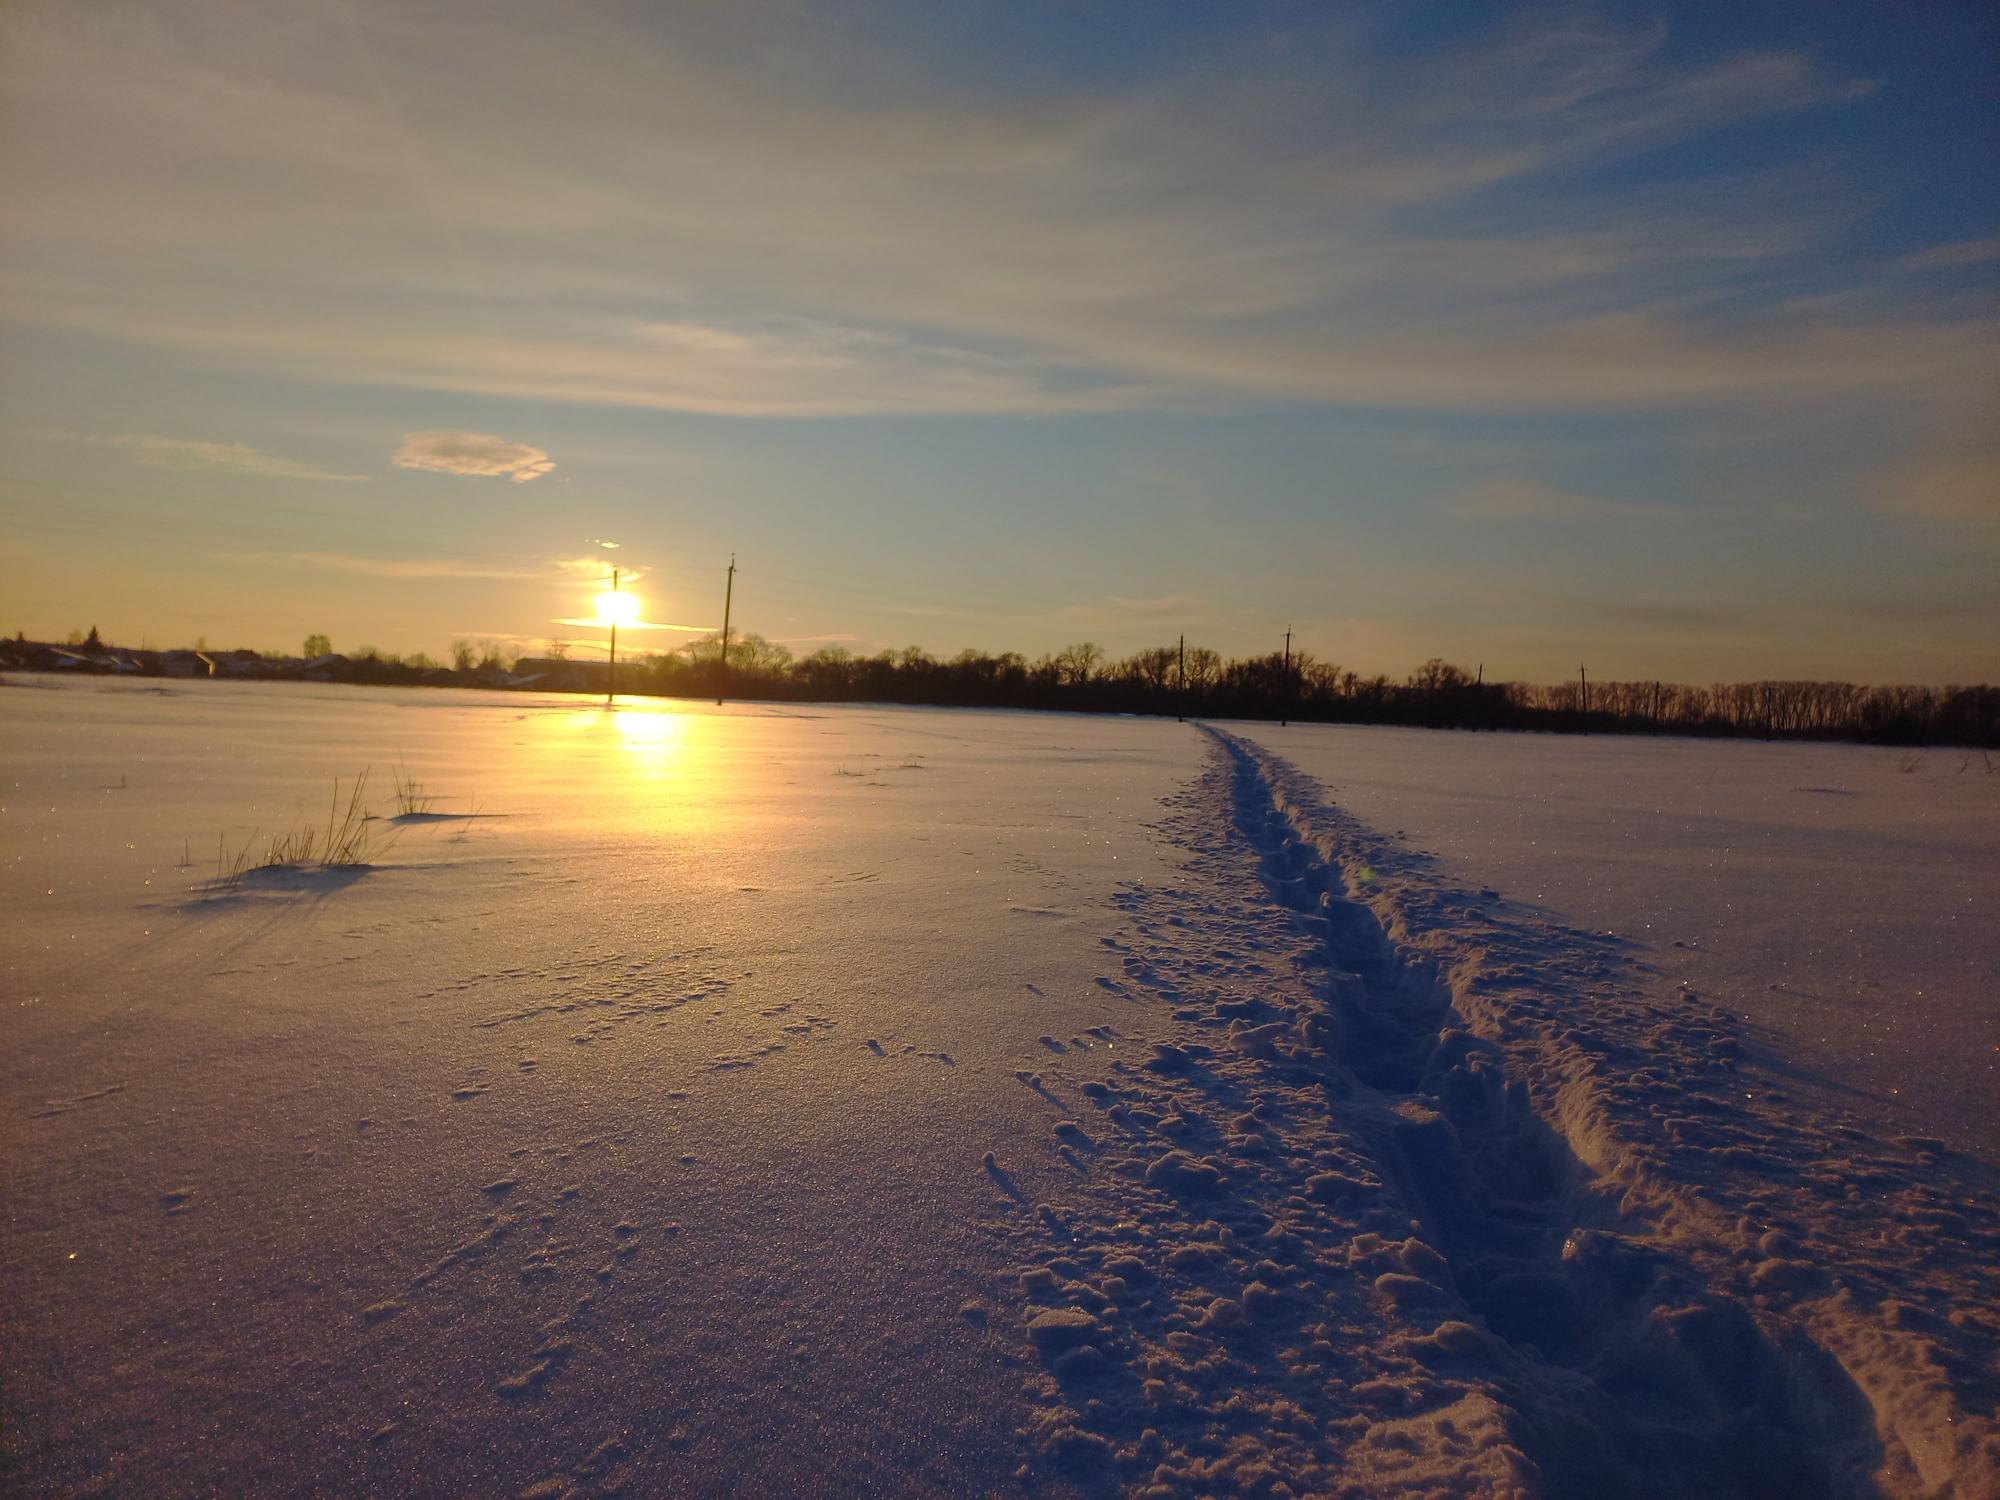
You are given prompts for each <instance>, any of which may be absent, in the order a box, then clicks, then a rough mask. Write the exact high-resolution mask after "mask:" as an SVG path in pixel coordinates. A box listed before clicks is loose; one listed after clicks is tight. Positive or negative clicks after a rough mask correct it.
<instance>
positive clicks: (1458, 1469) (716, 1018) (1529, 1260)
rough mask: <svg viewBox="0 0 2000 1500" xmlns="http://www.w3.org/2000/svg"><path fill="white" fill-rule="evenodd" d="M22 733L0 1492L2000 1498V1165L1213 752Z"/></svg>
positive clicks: (218, 696)
mask: <svg viewBox="0 0 2000 1500" xmlns="http://www.w3.org/2000/svg"><path fill="white" fill-rule="evenodd" d="M24 681H32V679H27V680H24ZM0 713H4V714H5V716H6V717H5V724H6V729H5V732H4V738H0V769H4V772H5V778H4V785H5V800H4V812H0V818H4V823H0V826H4V827H5V828H6V831H7V839H6V851H5V852H6V856H7V858H6V864H5V874H4V877H0V909H4V910H5V912H6V913H7V915H6V917H5V918H4V919H0V920H4V921H5V923H6V926H5V928H4V932H5V939H4V944H0V953H4V958H5V962H6V966H7V968H6V972H7V994H8V999H9V1002H10V1005H9V1021H8V1036H7V1045H6V1047H5V1048H4V1049H0V1119H4V1121H5V1129H4V1132H0V1169H4V1172H5V1183H6V1210H5V1219H4V1227H0V1287H4V1291H0V1380H4V1386H0V1398H4V1406H5V1414H6V1421H5V1425H4V1430H0V1487H5V1488H10V1489H19V1490H21V1491H23V1492H28V1493H51V1494H90V1493H100V1492H117V1493H131V1494H176V1495H179V1494H212V1493H226V1494H253V1493H254V1494H260V1495H265V1494H269V1495H280V1494H360V1493H378V1494H409V1495H433V1494H435V1495H457V1494H468V1493H477V1494H495V1495H516V1494H518V1495H539V1496H556V1495H567V1494H575V1495H593V1494H611V1493H624V1494H666V1495H675V1494H688V1495H694V1494H776V1493H783V1494H862V1493H865V1494H910V1495H915V1494H939V1493H953V1494H966V1495H976V1494H993V1493H1015V1494H1035V1495H1065V1494H1115V1493H1131V1494H1160V1495H1183V1494H1184V1495H1226V1494H1259V1495H1263V1494H1285V1493H1292V1494H1343V1495H1344V1494H1353V1495H1419V1494H1440V1495H1445V1494H1449V1495H1475V1494H1476V1495H1486V1494H1520V1495H1549V1496H1578V1497H1581V1496H1596V1495H1640V1496H1650V1495H1661V1496H1665V1495H1682V1494H1703V1495H1709V1494H1713V1495H1743V1496H1752V1495H1760V1496H1761V1495H1777V1494H1833V1495H1854V1496H1867V1495H1874V1494H1885V1495H1950V1496H1973V1495H1985V1494H1990V1493H1995V1492H1996V1490H2000V1444H1996V1437H1995V1429H1994V1421H1993V1419H1994V1405H1995V1397H1996V1389H1995V1387H1996V1375H1995V1370H1996V1364H1995V1360H1996V1353H2000V1297H1996V1280H1995V1278H1996V1273H1995V1270H1994V1269H1993V1268H1994V1266H1995V1265H1996V1263H2000V1200H1996V1197H1995V1194H1994V1192H1993V1189H1992V1184H1991V1182H1990V1181H1989V1178H1988V1175H1987V1172H1986V1169H1985V1168H1984V1167H1983V1166H1982V1165H1981V1164H1980V1163H1978V1162H1977V1161H1974V1160H1971V1159H1968V1158H1967V1157H1965V1156H1962V1155H1957V1154H1954V1153H1952V1152H1951V1151H1949V1150H1947V1149H1946V1148H1945V1146H1944V1145H1943V1144H1942V1143H1940V1142H1937V1141H1930V1140H1925V1139H1922V1138H1907V1137H1906V1138H1904V1139H1902V1140H1900V1141H1896V1140H1890V1139H1888V1138H1887V1137H1886V1135H1885V1133H1884V1132H1883V1131H1882V1130H1879V1129H1877V1128H1875V1127H1873V1126H1872V1125H1863V1124H1857V1123H1855V1122H1854V1121H1853V1120H1851V1119H1849V1118H1846V1117H1844V1116H1842V1115H1840V1114H1839V1113H1837V1112H1835V1111H1832V1110H1830V1109H1828V1108H1826V1107H1825V1106H1824V1105H1823V1104H1815V1105H1814V1106H1813V1107H1811V1108H1807V1107H1806V1106H1805V1105H1804V1104H1802V1103H1801V1101H1800V1100H1799V1099H1798V1098H1796V1097H1791V1098H1788V1097H1786V1096H1785V1094H1784V1093H1783V1092H1781V1091H1780V1090H1778V1089H1777V1088H1775V1087H1774V1086H1773V1085H1772V1084H1771V1082H1770V1080H1769V1079H1768V1078H1766V1077H1763V1076H1757V1077H1754V1078H1752V1077H1751V1076H1750V1075H1749V1074H1748V1073H1747V1072H1746V1070H1745V1068H1744V1067H1743V1065H1742V1063H1741V1061H1740V1060H1739V1054H1740V1053H1741V1051H1742V1042H1743V1037H1742V1033H1741V1028H1740V1027H1739V1025H1738V1023H1737V1022H1736V1021H1735V1020H1734V1019H1733V1017H1732V1016H1731V1014H1730V1013H1728V1012H1727V1011H1725V1010H1724V1009H1722V1008H1721V1007H1718V1006H1716V1005H1714V1004H1712V1003H1711V1002H1710V1000H1709V999H1708V998H1707V997H1706V996H1705V995H1697V996H1695V997H1689V996H1687V995H1686V994H1685V993H1684V992H1682V991H1680V990H1678V989H1677V988H1676V987H1675V986H1674V985H1673V984H1663V983H1662V982H1661V976H1660V974H1659V973H1658V972H1656V970H1655V968H1654V966H1653V965H1652V963H1651V962H1650V959H1649V956H1648V953H1647V952H1646V950H1643V949H1641V948H1639V947H1638V946H1637V945H1636V944H1635V943H1634V942H1633V941H1632V936H1633V935H1632V934H1608V933H1606V932H1604V931H1602V930H1601V927H1602V924H1600V923H1599V922H1598V921H1597V920H1596V919H1595V918H1594V917H1593V918H1592V920H1590V921H1589V922H1588V923H1586V924H1583V925H1585V926H1588V927H1589V928H1590V929H1591V930H1590V931H1588V932H1586V931H1582V930H1579V927H1578V926H1576V925H1572V924H1571V923H1569V922H1568V921H1566V920H1565V918H1564V916H1563V915H1562V914H1561V913H1560V912H1559V911H1558V910H1556V909H1555V908H1554V906H1553V905H1552V904H1551V903H1550V902H1549V901H1548V900H1547V899H1546V893H1543V892H1539V891H1537V892H1531V893H1529V894H1531V895H1534V896H1537V897H1543V898H1544V899H1542V900H1541V901H1539V902H1538V904H1536V905H1532V906H1531V905H1528V904H1526V903H1517V902H1515V901H1512V900H1509V899H1507V897H1509V896H1511V895H1512V894H1513V893H1512V892H1511V891H1508V890H1506V889H1505V888H1502V889H1501V890H1498V891H1495V890H1487V889H1481V888H1480V887H1479V885H1478V884H1477V883H1472V884H1468V883H1467V882H1466V881H1465V880H1464V879H1463V878H1462V875H1461V874H1460V873H1459V872H1457V871H1456V870H1455V869H1454V867H1453V865H1452V864H1451V863H1450V862H1449V861H1437V860H1432V859H1429V858H1427V857H1424V856H1422V855H1420V854H1418V853H1416V852H1414V851H1412V850H1411V849H1410V848H1409V847H1408V845H1407V844H1405V843H1404V842H1403V841H1401V840H1399V839H1397V838H1395V837H1393V836H1391V835H1388V834H1385V833H1383V832H1381V831H1378V828H1377V827H1371V826H1370V825H1369V824H1368V823H1365V822H1362V821H1358V820H1357V818H1356V816H1354V815H1353V810H1352V809H1349V808H1346V807H1341V806H1335V805H1334V804H1333V803H1332V802H1331V801H1330V800H1329V799H1328V797H1327V795H1326V791H1325V787H1324V784H1323V783H1322V782H1321V781H1319V780H1316V779H1314V778H1312V777H1309V776H1307V775H1305V774H1303V773H1302V772H1301V771H1300V770H1298V769H1296V768H1295V767H1294V766H1293V765H1292V764H1290V763H1289V762H1288V761H1286V760H1284V759H1281V758H1279V756H1278V755H1275V754H1273V753H1272V752H1271V751H1270V750H1268V749H1265V748H1262V747H1261V746H1260V745H1259V744H1258V743H1255V742H1253V741H1251V740H1250V739H1247V738H1243V737H1240V736H1237V735H1234V734H1231V733H1227V732H1222V731H1216V730H1209V729H1203V728H1200V727H1197V726H1185V725H1176V724H1172V723H1163V722H1151V721H1135V720H1104V719H1079V718H1069V717H1063V716H1052V715H1012V714H975V713H941V712H927V711H921V710H900V711H899V710H888V709H884V710H872V709H829V710H813V709H798V708H786V709H782V710H781V709H774V708H759V707H751V706H744V707H731V708H729V709H725V710H722V711H714V710H709V709H706V708H697V707H693V706H689V705H662V704H651V703H646V704H637V705H631V706H628V707H623V708H621V709H619V710H618V711H616V712H606V711H604V710H603V709H601V708H598V707H596V706H593V705H587V704H582V703H579V702H578V701H577V700H575V699H554V698H550V699H536V698H523V697H518V696H504V697H503V696H493V697H486V696H483V695H477V694H463V693H455V692H454V693H437V694H429V693H422V692H367V691H356V690H350V689H338V688H328V689H315V688H311V687H304V686H297V687H277V686H266V685H259V686H256V687H235V686H229V685H210V684H194V685H188V686H176V687H175V688H173V689H169V690H167V691H159V690H157V689H152V688H149V687H145V686H140V685H134V684H124V683H118V684H97V683H69V682H64V683H63V684H62V685H61V686H60V687H59V688H48V689H39V688H36V687H30V686H21V687H18V688H16V687H9V688H4V689H0ZM1707 748H1710V747H1699V746H1698V747H1691V748H1690V752H1689V753H1691V754H1700V753H1701V752H1702V751H1704V750H1705V749H1707ZM399 758H400V759H401V761H402V762H403V763H404V764H405V765H406V766H407V767H408V768H409V770H410V771H411V772H412V773H413V774H418V775H420V776H421V777H422V779H423V780H424V781H425V782H426V783H427V784H428V785H429V786H430V787H431V788H432V789H434V790H436V791H437V792H439V793H440V794H441V800H440V802H439V803H438V804H437V805H436V806H435V807H434V808H433V810H432V811H431V813H430V814H429V816H427V817H425V818H422V819H419V820H414V821H405V822H404V823H403V824H402V826H401V827H400V828H397V827H395V826H394V822H393V819H392V816H391V815H392V814H393V813H394V811H395V809H394V808H393V807H392V806H389V805H387V795H386V794H387V786H386V782H387V772H388V768H389V767H390V766H391V765H393V764H394V763H395V762H396V761H397V760H398V759H399ZM370 763H372V764H373V765H374V766H375V767H376V775H377V777H378V778H380V781H381V789H380V792H379V793H378V795H377V797H376V810H377V811H378V813H380V814H382V817H381V819H380V822H379V825H377V826H376V831H377V835H378V836H377V840H376V846H375V851H374V852H373V853H372V854H371V857H370V863H369V864H368V865H367V866H366V867H365V868H361V869H356V870H347V871H338V872H322V871H311V870H305V871H286V872H267V873H265V874H263V875H258V876H252V877H250V878H248V879H246V880H245V881H244V882H242V883H241V884H240V885H237V886H235V887H233V888H229V889H225V890H220V891H214V890H208V891H205V890H204V889H203V888H202V880H203V876H204V873H205V872H204V871H203V869H202V868H200V866H201V864H202V860H203V849H204V845H210V846H212V844H213V843H214V840H215V836H216V834H217V832H222V833H223V834H224V836H225V841H226V842H228V841H235V840H240V839H242V838H243V837H245V836H246V835H247V834H248V832H249V830H250V828H251V827H252V826H259V827H263V828H265V829H266V830H268V831H272V832H276V831H282V826H283V825H286V824H287V823H288V822H289V820H291V819H293V818H296V817H302V816H306V815H307V814H309V813H311V812H313V811H314V810H321V811H322V812H323V809H324V806H325V804H326V799H327V790H328V783H329V782H330V780H331V778H332V777H333V776H334V775H335V774H339V775H341V776H348V775H351V774H352V773H353V772H354V771H356V770H357V769H359V768H360V767H361V766H363V765H367V764H370ZM475 812H476V813H477V814H478V816H476V817H474V816H470V815H471V814H473V813H475ZM1399 826H1400V825H1399ZM183 840H186V843H187V847H188V849H189V851H190V853H191V854H192V856H193V859H192V863H193V865H194V868H190V869H177V868H175V866H176V865H178V864H180V863H181V861H182V850H183ZM1735 961H1736V962H1738V963H1740V964H1743V965H1745V966H1747V965H1748V964H1749V963H1750V962H1751V958H1750V956H1749V955H1745V954H1739V955H1738V956H1737V959H1736V960H1735Z"/></svg>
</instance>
